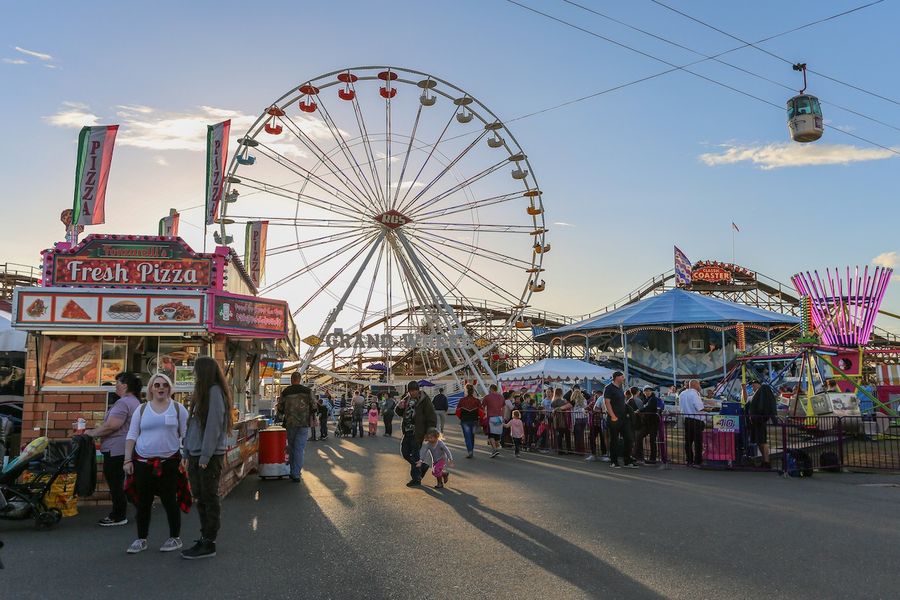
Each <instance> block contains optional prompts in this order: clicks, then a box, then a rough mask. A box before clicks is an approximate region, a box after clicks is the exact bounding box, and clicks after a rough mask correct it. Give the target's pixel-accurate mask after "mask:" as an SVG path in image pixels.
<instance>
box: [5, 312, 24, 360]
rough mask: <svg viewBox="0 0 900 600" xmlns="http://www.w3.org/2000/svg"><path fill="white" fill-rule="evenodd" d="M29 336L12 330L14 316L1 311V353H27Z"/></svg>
mask: <svg viewBox="0 0 900 600" xmlns="http://www.w3.org/2000/svg"><path fill="white" fill-rule="evenodd" d="M27 337H28V334H26V333H25V332H24V331H19V330H17V329H13V328H12V315H10V314H9V313H8V312H5V311H0V352H25V340H26V339H27Z"/></svg>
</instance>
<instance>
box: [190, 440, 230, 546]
mask: <svg viewBox="0 0 900 600" xmlns="http://www.w3.org/2000/svg"><path fill="white" fill-rule="evenodd" d="M224 463H225V455H224V454H214V455H213V456H210V457H209V463H207V465H206V468H205V469H201V468H200V457H199V456H191V457H189V458H188V477H189V478H190V480H191V496H193V497H194V499H195V501H194V506H196V507H197V514H198V515H199V516H200V536H201V537H202V538H203V539H205V540H209V541H211V542H214V541H216V535H218V533H219V525H220V523H221V522H222V520H221V516H220V515H221V512H222V504H221V501H220V498H219V479H221V477H222V465H223V464H224Z"/></svg>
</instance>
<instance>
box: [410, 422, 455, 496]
mask: <svg viewBox="0 0 900 600" xmlns="http://www.w3.org/2000/svg"><path fill="white" fill-rule="evenodd" d="M429 452H430V453H431V460H432V463H431V474H432V475H434V478H435V479H437V485H436V486H434V487H439V488H442V487H444V484H445V483H447V480H448V479H449V478H450V473H449V471H448V469H447V467H448V466H450V467H452V466H453V455H452V454H450V448H448V447H447V444H445V443H444V440H443V439H442V436H441V432H440V431H438V430H437V429H436V428H434V427H430V428H429V429H428V431H426V432H425V441H424V442H423V443H422V449H421V450H420V451H419V462H417V463H416V466H417V467H419V468H420V469H421V470H422V475H425V472H426V471H428V465H426V464H425V457H426V456H427V455H428V453H429Z"/></svg>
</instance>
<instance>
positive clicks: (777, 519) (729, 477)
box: [0, 426, 900, 600]
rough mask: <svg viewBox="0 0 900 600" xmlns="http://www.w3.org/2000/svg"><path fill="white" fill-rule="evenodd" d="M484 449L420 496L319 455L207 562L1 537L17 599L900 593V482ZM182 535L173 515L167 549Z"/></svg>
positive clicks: (371, 454) (117, 542)
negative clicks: (618, 464) (492, 455)
mask: <svg viewBox="0 0 900 600" xmlns="http://www.w3.org/2000/svg"><path fill="white" fill-rule="evenodd" d="M448 434H449V435H448V438H449V442H450V444H451V447H452V448H453V449H454V450H458V449H459V448H460V447H461V437H460V436H459V434H458V430H457V428H456V427H455V426H453V427H450V428H448ZM478 441H479V445H480V448H481V449H482V451H480V452H479V453H478V454H477V455H476V458H475V459H474V460H466V459H464V458H462V454H463V452H462V451H458V452H457V454H458V458H457V469H456V471H455V472H454V474H453V475H452V477H451V479H450V485H449V488H447V489H444V490H435V489H432V488H431V487H425V488H420V489H408V488H406V487H405V486H404V483H405V482H406V478H407V469H406V463H404V462H402V459H401V458H400V457H399V454H398V445H399V444H398V441H397V440H396V439H389V438H382V437H378V438H364V439H362V440H353V439H350V440H347V439H345V440H335V439H333V438H330V439H329V440H327V441H326V442H324V443H323V442H315V443H313V442H311V443H310V447H309V449H308V451H307V470H306V471H305V475H304V481H303V483H302V484H292V483H289V482H285V481H277V482H276V481H258V480H257V479H256V478H251V479H248V480H247V481H245V482H244V483H243V484H242V485H241V486H240V487H239V488H238V489H237V490H235V492H233V493H232V494H231V496H229V497H228V499H227V500H226V501H225V503H224V510H223V513H224V514H223V516H224V525H223V531H222V532H221V537H220V545H219V556H218V557H217V558H214V559H211V560H206V561H185V560H182V559H180V558H179V557H178V556H177V555H172V554H162V553H159V552H157V551H156V550H155V549H151V551H148V552H145V553H143V554H140V555H137V556H127V555H126V554H125V552H124V551H125V548H126V547H127V546H128V544H129V543H130V542H131V540H132V539H133V537H134V529H133V527H132V526H131V525H129V526H128V527H124V528H115V529H100V528H98V527H95V526H94V525H93V522H94V521H95V520H96V519H97V518H99V517H100V516H102V514H103V511H101V510H100V509H85V510H82V513H81V515H79V516H78V517H75V518H72V519H66V520H64V521H63V523H61V524H60V525H59V526H58V527H57V528H56V529H54V530H52V531H49V532H36V531H34V530H33V529H32V528H31V526H30V522H15V523H12V522H4V521H0V536H2V539H3V540H4V541H5V542H6V548H5V549H4V550H3V555H2V556H3V560H4V562H5V563H6V570H4V571H0V598H15V599H17V600H18V599H21V600H24V599H26V598H48V597H59V596H62V595H63V594H66V595H74V596H75V597H78V598H117V599H119V600H121V599H122V598H125V597H134V596H135V595H137V596H138V597H141V598H153V597H160V598H167V599H173V598H192V599H193V598H203V597H204V596H205V597H210V598H212V597H221V598H282V597H289V596H290V597H297V598H340V599H346V598H425V597H430V598H460V597H462V598H487V597H491V598H497V599H502V598H512V597H517V598H548V599H549V598H552V599H554V600H559V599H564V598H629V599H630V598H692V599H695V598H761V597H767V598H791V599H799V598H816V599H821V598H853V597H859V598H862V597H865V598H890V597H897V594H898V591H897V582H898V575H897V567H896V564H897V560H896V549H897V548H898V547H900V512H898V510H897V509H898V501H900V477H891V476H884V475H879V476H875V475H819V474H817V475H816V476H815V477H813V478H812V479H808V480H800V479H782V478H780V477H778V476H777V475H774V474H767V473H728V472H706V471H694V470H689V469H685V468H674V469H672V470H668V471H661V470H657V469H655V468H650V467H645V468H643V469H641V470H638V471H623V470H619V471H615V472H611V471H610V470H609V469H608V467H607V466H606V465H605V464H601V463H594V464H586V463H584V462H583V461H581V460H576V459H574V458H567V457H555V456H543V455H534V456H531V455H528V456H527V457H526V458H522V459H518V460H516V459H514V458H513V457H512V456H511V454H509V453H504V455H503V456H502V457H501V458H498V459H495V460H490V459H488V457H487V454H486V453H485V452H483V449H484V448H485V445H484V441H483V438H479V440H478ZM429 477H430V475H429ZM432 482H433V480H432V481H429V483H432ZM196 519H197V517H196V515H194V514H191V515H189V516H187V517H186V519H185V525H184V532H183V537H184V538H185V539H186V540H190V539H192V538H193V537H195V536H196V535H197V530H198V524H197V521H196ZM165 536H166V532H165V518H164V515H163V514H162V511H161V509H160V508H157V509H155V510H154V521H153V524H152V528H151V540H150V541H151V548H155V547H158V545H159V544H160V543H162V541H163V539H164V538H165Z"/></svg>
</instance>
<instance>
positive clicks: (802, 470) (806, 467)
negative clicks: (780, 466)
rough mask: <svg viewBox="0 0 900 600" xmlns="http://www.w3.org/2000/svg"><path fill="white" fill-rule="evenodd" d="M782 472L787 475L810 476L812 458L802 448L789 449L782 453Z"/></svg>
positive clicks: (811, 472)
mask: <svg viewBox="0 0 900 600" xmlns="http://www.w3.org/2000/svg"><path fill="white" fill-rule="evenodd" d="M784 467H785V468H784V472H785V473H786V474H787V475H788V476H789V477H812V475H813V468H812V459H811V458H810V457H809V454H807V453H806V452H804V451H803V450H797V449H791V450H788V451H787V452H785V455H784Z"/></svg>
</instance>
